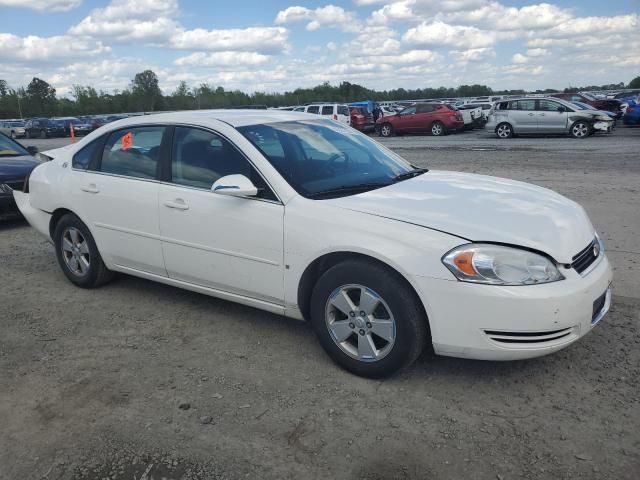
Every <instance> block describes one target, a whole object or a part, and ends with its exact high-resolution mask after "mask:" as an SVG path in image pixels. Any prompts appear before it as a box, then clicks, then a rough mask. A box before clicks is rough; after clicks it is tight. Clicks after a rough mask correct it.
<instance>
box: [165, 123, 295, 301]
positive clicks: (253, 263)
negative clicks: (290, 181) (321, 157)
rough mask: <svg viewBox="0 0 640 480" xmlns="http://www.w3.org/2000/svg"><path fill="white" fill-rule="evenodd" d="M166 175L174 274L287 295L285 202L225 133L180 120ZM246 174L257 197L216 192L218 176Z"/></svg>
mask: <svg viewBox="0 0 640 480" xmlns="http://www.w3.org/2000/svg"><path fill="white" fill-rule="evenodd" d="M171 157H172V158H171V167H170V171H169V172H168V176H169V181H168V182H167V183H163V184H161V185H160V193H159V211H160V230H161V238H162V251H163V254H164V259H165V266H166V269H167V274H168V275H169V277H170V278H173V279H176V280H180V281H183V282H188V283H191V284H196V285H201V286H205V287H209V288H214V289H218V290H223V291H225V292H230V293H235V294H239V295H243V296H248V297H251V298H257V299H261V300H266V301H272V302H277V303H282V301H283V298H284V287H283V240H284V233H283V228H284V206H283V205H282V204H281V203H280V202H279V201H278V199H277V197H276V195H275V194H274V193H273V191H272V190H271V188H270V187H269V186H268V185H267V183H266V182H265V181H264V179H263V178H262V176H261V175H260V174H259V172H258V171H257V170H256V169H255V167H253V165H252V164H251V163H250V162H249V161H248V160H247V158H246V157H245V156H244V155H243V154H242V153H241V152H240V151H239V150H238V149H237V148H236V147H235V146H234V145H232V144H231V142H230V141H228V140H227V139H226V138H224V137H222V136H221V135H218V134H216V133H214V132H212V131H209V130H204V129H200V128H195V127H176V128H175V133H174V139H173V148H172V155H171ZM232 174H241V175H244V176H246V177H247V178H249V179H250V180H251V181H252V182H253V184H254V185H256V186H257V187H258V189H259V193H258V196H257V197H232V196H224V195H218V194H215V193H213V192H212V191H211V186H212V185H213V183H214V182H215V181H216V180H218V179H219V178H221V177H223V176H226V175H232Z"/></svg>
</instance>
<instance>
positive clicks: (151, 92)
mask: <svg viewBox="0 0 640 480" xmlns="http://www.w3.org/2000/svg"><path fill="white" fill-rule="evenodd" d="M624 87H625V84H624V83H619V84H611V85H600V86H589V87H582V88H578V87H568V88H565V89H564V91H565V92H573V91H579V90H607V89H620V88H624ZM628 87H629V88H636V87H640V77H637V78H635V79H634V80H632V81H631V83H630V84H629V85H628ZM555 91H556V90H553V89H547V90H537V91H536V92H529V93H552V92H555ZM524 93H527V92H525V91H524V90H507V91H494V90H492V89H491V88H490V87H488V86H486V85H460V86H459V87H457V88H447V87H439V88H418V89H404V88H398V89H393V90H382V91H380V90H372V89H369V88H366V87H363V86H362V85H358V84H355V83H349V82H342V83H340V84H339V85H331V84H329V83H328V82H325V83H323V84H321V85H317V86H315V87H312V88H298V89H295V90H293V91H289V92H284V93H264V92H255V93H252V94H248V93H245V92H242V91H240V90H225V89H224V88H223V87H215V86H211V85H209V84H207V83H202V84H200V85H199V86H197V87H190V86H189V85H187V83H186V82H184V81H183V82H180V84H179V85H178V87H177V88H176V89H175V91H173V92H172V93H170V94H169V95H163V93H162V90H161V89H160V85H159V82H158V77H157V75H156V74H155V73H154V72H153V71H151V70H145V71H144V72H140V73H137V74H136V75H135V76H134V78H133V79H132V81H131V84H130V85H129V87H128V88H125V89H123V90H115V91H113V92H106V91H103V90H96V89H95V88H94V87H92V86H83V85H74V86H73V91H72V95H71V98H66V97H58V96H57V95H56V89H55V88H53V86H51V85H50V84H49V83H47V82H46V81H44V80H42V79H40V78H33V80H31V82H29V85H27V87H26V88H25V87H17V88H11V87H10V86H9V84H8V83H7V82H6V81H5V80H1V79H0V118H28V117H36V116H45V117H53V116H77V115H92V114H113V113H124V112H152V111H163V110H195V109H207V108H232V107H240V106H245V105H266V106H267V107H280V106H288V105H304V104H306V103H310V102H315V101H327V102H353V101H358V100H376V101H384V100H411V99H417V98H455V97H478V96H485V95H494V94H501V95H521V94H524Z"/></svg>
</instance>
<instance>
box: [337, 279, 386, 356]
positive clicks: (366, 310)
mask: <svg viewBox="0 0 640 480" xmlns="http://www.w3.org/2000/svg"><path fill="white" fill-rule="evenodd" d="M325 323H326V326H327V329H328V330H329V334H330V336H331V338H332V340H333V341H334V343H335V344H336V345H337V346H338V347H339V348H340V350H342V351H343V352H344V353H346V354H347V355H348V356H350V357H351V358H354V359H356V360H359V361H362V362H376V361H378V360H381V359H383V358H384V357H386V356H387V355H388V354H389V352H390V351H391V349H392V348H393V345H394V343H395V339H396V322H395V319H394V317H393V313H392V312H391V309H390V308H389V306H388V305H387V303H386V302H385V301H384V299H383V298H382V297H381V296H380V295H378V294H377V293H376V292H374V291H373V290H371V289H370V288H367V287H365V286H363V285H357V284H351V285H344V286H342V287H339V288H337V289H335V290H334V291H333V293H332V294H331V295H330V296H329V300H328V301H327V304H326V308H325Z"/></svg>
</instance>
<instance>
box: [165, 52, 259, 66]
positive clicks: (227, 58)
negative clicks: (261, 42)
mask: <svg viewBox="0 0 640 480" xmlns="http://www.w3.org/2000/svg"><path fill="white" fill-rule="evenodd" d="M269 59H270V57H269V56H268V55H262V54H260V53H255V52H215V53H204V52H195V53H192V54H191V55H187V56H186V57H180V58H178V59H176V60H175V61H174V62H173V63H174V64H175V65H178V66H181V67H184V66H187V67H219V68H220V67H226V68H227V69H237V68H238V67H239V66H243V65H247V66H254V65H259V64H261V63H266V62H268V61H269Z"/></svg>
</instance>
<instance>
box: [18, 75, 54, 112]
mask: <svg viewBox="0 0 640 480" xmlns="http://www.w3.org/2000/svg"><path fill="white" fill-rule="evenodd" d="M56 107H57V99H56V89H55V88H53V87H52V86H51V85H49V84H48V83H47V82H45V81H44V80H41V79H40V78H38V77H34V78H33V80H31V82H29V85H27V90H26V108H25V110H26V112H25V114H27V115H53V114H55V113H56Z"/></svg>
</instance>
